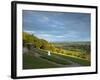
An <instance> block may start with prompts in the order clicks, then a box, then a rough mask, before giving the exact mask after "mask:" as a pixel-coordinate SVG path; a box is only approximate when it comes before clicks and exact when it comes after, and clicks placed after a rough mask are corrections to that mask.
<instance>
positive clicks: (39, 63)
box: [23, 32, 91, 69]
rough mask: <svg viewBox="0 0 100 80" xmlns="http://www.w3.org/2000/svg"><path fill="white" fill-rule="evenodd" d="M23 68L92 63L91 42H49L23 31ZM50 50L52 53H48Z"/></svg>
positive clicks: (76, 65)
mask: <svg viewBox="0 0 100 80" xmlns="http://www.w3.org/2000/svg"><path fill="white" fill-rule="evenodd" d="M23 48H26V49H27V50H28V51H27V52H23V69H40V68H56V67H79V66H90V65H91V42H90V41H75V42H74V41H73V42H49V41H47V40H44V39H40V38H38V37H37V36H35V35H34V34H29V33H27V32H23ZM48 51H50V55H48Z"/></svg>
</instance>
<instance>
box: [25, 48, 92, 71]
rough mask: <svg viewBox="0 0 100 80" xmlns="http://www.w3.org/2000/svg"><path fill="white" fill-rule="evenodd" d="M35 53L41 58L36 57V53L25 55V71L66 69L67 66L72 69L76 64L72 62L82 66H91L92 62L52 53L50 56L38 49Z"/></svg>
mask: <svg viewBox="0 0 100 80" xmlns="http://www.w3.org/2000/svg"><path fill="white" fill-rule="evenodd" d="M33 51H34V52H35V53H38V54H39V55H40V56H38V57H37V56H34V53H27V54H23V69H40V68H57V67H66V66H67V65H72V66H71V67H73V66H74V64H72V63H71V62H70V61H72V62H74V63H78V64H79V65H80V66H90V62H89V61H88V60H84V59H82V58H77V57H71V56H66V55H61V54H55V53H51V56H48V55H47V51H44V50H40V49H36V48H35V49H33ZM69 60H70V61H69ZM77 67H78V65H77Z"/></svg>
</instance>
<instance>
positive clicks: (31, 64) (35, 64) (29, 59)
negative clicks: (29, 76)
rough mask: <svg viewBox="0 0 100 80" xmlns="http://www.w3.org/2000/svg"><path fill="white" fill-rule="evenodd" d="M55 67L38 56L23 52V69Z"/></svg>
mask: <svg viewBox="0 0 100 80" xmlns="http://www.w3.org/2000/svg"><path fill="white" fill-rule="evenodd" d="M51 67H57V66H56V65H53V64H51V63H49V62H47V61H45V60H43V59H41V58H39V57H33V56H32V55H28V54H23V69H36V68H51Z"/></svg>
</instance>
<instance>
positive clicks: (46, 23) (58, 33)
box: [22, 10, 91, 42]
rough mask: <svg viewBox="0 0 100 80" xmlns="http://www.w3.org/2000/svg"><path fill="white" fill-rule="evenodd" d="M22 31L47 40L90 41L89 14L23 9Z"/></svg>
mask: <svg viewBox="0 0 100 80" xmlns="http://www.w3.org/2000/svg"><path fill="white" fill-rule="evenodd" d="M22 15H23V20H22V21H23V31H24V32H28V33H30V34H34V35H35V36H37V37H38V38H40V39H45V40H48V41H49V42H57V41H58V42H63V41H90V34H91V33H90V32H91V31H90V30H91V29H90V26H91V25H90V20H91V19H90V17H91V16H90V14H88V13H74V12H72V13H71V12H51V11H32V10H23V13H22Z"/></svg>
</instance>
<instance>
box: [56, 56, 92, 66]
mask: <svg viewBox="0 0 100 80" xmlns="http://www.w3.org/2000/svg"><path fill="white" fill-rule="evenodd" d="M56 55H58V54H56ZM58 56H60V57H63V58H65V59H69V60H71V61H73V62H76V63H79V64H81V65H83V66H90V61H88V60H85V59H82V58H77V57H71V56H66V55H58Z"/></svg>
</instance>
